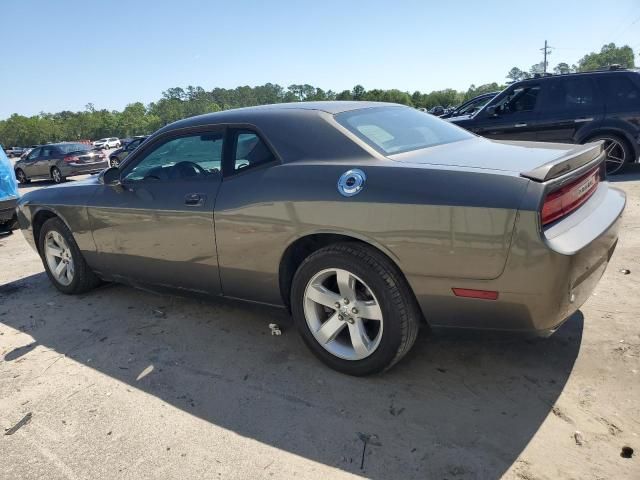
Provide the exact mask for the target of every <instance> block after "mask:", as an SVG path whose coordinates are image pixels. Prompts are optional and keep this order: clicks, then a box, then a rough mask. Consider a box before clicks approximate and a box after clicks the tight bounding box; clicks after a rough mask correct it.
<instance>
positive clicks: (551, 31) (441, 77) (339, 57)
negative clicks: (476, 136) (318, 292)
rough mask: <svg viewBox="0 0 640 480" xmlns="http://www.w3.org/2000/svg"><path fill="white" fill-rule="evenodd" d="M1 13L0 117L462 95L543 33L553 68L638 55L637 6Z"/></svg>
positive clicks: (10, 6) (193, 7) (53, 8)
mask: <svg viewBox="0 0 640 480" xmlns="http://www.w3.org/2000/svg"><path fill="white" fill-rule="evenodd" d="M605 5H606V6H605ZM0 18H2V25H3V26H2V31H3V34H4V39H3V41H2V42H1V43H0V62H1V65H2V67H0V119H1V118H6V117H7V116H9V115H10V114H11V113H14V112H17V113H20V114H25V115H32V114H36V113H38V112H40V111H46V112H55V111H59V110H82V109H83V108H84V106H85V105H86V104H87V103H89V102H92V103H93V104H94V105H95V106H96V108H108V109H122V108H123V107H124V106H125V105H126V104H127V103H130V102H134V101H138V100H141V101H143V102H145V103H148V102H150V101H153V100H156V99H157V98H159V97H160V95H161V92H162V91H163V90H166V89H167V88H170V87H174V86H183V87H184V86H187V85H194V86H196V85H199V86H202V87H204V88H205V89H207V90H209V89H211V88H213V87H216V86H219V87H226V88H232V87H236V86H238V85H259V84H264V83H266V82H272V83H279V84H281V85H283V86H285V87H286V86H288V85H290V84H292V83H309V84H312V85H314V86H319V87H322V88H324V89H332V90H335V91H340V90H344V89H347V88H349V89H350V88H351V87H353V85H355V84H357V83H360V84H362V85H364V86H365V88H367V89H371V88H399V89H401V90H407V91H410V92H413V91H414V90H421V91H431V90H435V89H441V88H446V87H453V88H457V89H466V88H468V86H469V85H470V84H472V83H474V84H476V85H479V84H482V83H487V82H491V81H498V82H501V81H504V76H505V74H506V72H507V71H508V70H509V69H510V68H511V67H512V66H519V67H520V68H527V69H528V68H529V67H530V66H531V65H532V64H534V63H536V62H539V61H541V59H542V53H541V51H540V48H541V47H542V45H543V43H544V40H545V39H547V40H549V44H550V45H552V46H554V47H557V48H556V49H555V50H554V51H553V53H552V55H551V57H550V64H551V65H552V66H553V65H555V64H556V63H558V62H560V61H566V62H567V63H574V62H576V61H577V60H578V59H579V58H580V57H582V56H583V55H584V54H585V53H588V52H591V51H593V50H599V49H600V47H601V46H602V45H603V44H604V43H608V42H612V41H613V42H616V43H617V44H629V45H630V46H632V47H633V48H634V50H635V51H636V52H640V0H616V1H615V2H602V1H591V0H583V1H569V0H555V1H546V0H538V1H536V2H534V3H528V4H527V3H522V2H515V1H513V0H509V1H491V0H486V1H484V2H475V1H470V0H469V1H461V0H457V1H456V0H449V1H427V0H422V1H420V0H416V1H413V0H406V1H405V0H394V1H390V0H387V1H381V0H367V1H360V0H341V1H334V0H323V1H289V0H281V1H278V0H271V1H257V0H256V1H248V0H246V1H245V0H234V1H213V0H212V1H197V0H172V1H169V0H155V1H146V0H145V1H136V0H129V1H120V0H113V1H109V2H106V1H103V2H98V1H89V0H85V1H80V0H77V1H76V0H57V1H50V0H49V1H47V0H2V1H1V2H0ZM634 22H635V23H634ZM639 63H640V57H638V56H637V57H636V64H639Z"/></svg>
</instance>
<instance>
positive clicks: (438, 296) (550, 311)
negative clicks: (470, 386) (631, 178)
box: [408, 182, 626, 335]
mask: <svg viewBox="0 0 640 480" xmlns="http://www.w3.org/2000/svg"><path fill="white" fill-rule="evenodd" d="M625 203H626V197H625V194H624V193H623V192H622V191H620V190H618V189H615V188H611V187H609V186H608V184H607V183H606V182H602V184H601V186H600V187H599V189H598V191H597V192H596V194H594V195H593V197H592V198H591V199H590V200H589V201H588V202H587V203H585V204H584V205H583V206H582V207H581V208H580V209H578V210H576V212H574V213H573V214H572V215H570V216H569V217H568V218H567V219H564V220H562V221H560V222H558V224H556V225H554V227H553V228H551V229H548V230H546V231H544V232H541V231H540V229H539V227H538V219H537V217H538V213H537V212H531V211H521V212H520V213H519V217H520V218H519V220H518V222H517V224H516V227H515V231H514V237H513V240H512V245H511V251H510V254H509V259H508V260H507V263H506V266H505V269H504V271H503V273H502V274H501V275H500V276H499V277H498V278H496V279H493V280H483V281H477V280H464V279H463V280H461V279H452V278H447V279H434V278H429V277H418V278H416V277H413V278H409V279H408V280H409V283H410V284H411V285H412V287H413V289H414V292H415V293H416V297H417V299H418V303H419V304H420V306H421V308H422V310H423V313H424V316H425V318H426V319H427V321H429V323H430V324H432V325H433V326H436V327H457V328H477V329H497V330H516V331H523V332H534V333H537V334H541V335H545V334H548V333H550V332H553V331H554V330H555V329H557V328H558V327H559V326H560V325H561V324H562V323H563V322H564V321H565V320H566V319H567V318H569V317H570V316H571V315H573V314H574V313H575V312H576V311H577V310H578V309H579V308H580V307H581V306H582V304H583V303H584V302H585V301H586V300H587V299H588V298H589V296H590V295H591V293H592V292H593V290H594V289H595V287H596V285H597V283H598V281H599V280H600V278H601V277H602V275H603V273H604V271H605V269H606V267H607V265H608V263H609V259H610V258H611V255H612V254H613V251H614V250H615V247H616V244H617V241H618V230H619V227H620V221H621V217H622V212H623V210H624V207H625ZM453 287H455V288H468V289H476V290H491V291H497V292H498V299H497V300H482V299H472V298H462V297H456V296H454V295H453V293H452V291H451V288H453Z"/></svg>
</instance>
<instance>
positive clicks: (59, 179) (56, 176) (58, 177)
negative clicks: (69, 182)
mask: <svg viewBox="0 0 640 480" xmlns="http://www.w3.org/2000/svg"><path fill="white" fill-rule="evenodd" d="M51 180H53V181H54V182H55V183H64V181H65V180H66V178H65V177H63V176H62V172H61V171H60V170H59V169H58V167H53V168H52V169H51Z"/></svg>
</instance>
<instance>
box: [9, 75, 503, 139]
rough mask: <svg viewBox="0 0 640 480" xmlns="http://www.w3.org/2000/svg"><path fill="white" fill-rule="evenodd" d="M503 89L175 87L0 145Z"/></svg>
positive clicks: (28, 130) (72, 116) (24, 123)
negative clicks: (331, 103)
mask: <svg viewBox="0 0 640 480" xmlns="http://www.w3.org/2000/svg"><path fill="white" fill-rule="evenodd" d="M502 88H503V85H498V84H497V83H491V84H487V85H481V86H479V87H476V86H474V85H472V86H471V87H470V88H469V89H468V90H467V91H466V92H460V91H457V90H454V89H445V90H437V91H433V92H430V93H422V92H419V91H416V92H414V93H413V94H411V93H409V92H403V91H400V90H397V89H390V90H382V89H372V90H366V89H365V88H364V87H363V86H362V85H356V86H355V87H353V88H352V89H351V90H344V91H342V92H339V93H336V92H333V91H331V90H324V89H322V88H319V87H314V86H312V85H307V84H305V85H289V86H288V87H287V88H286V89H285V88H284V87H282V86H280V85H277V84H272V83H267V84H265V85H260V86H256V87H249V86H242V87H237V88H234V89H226V88H214V89H213V90H205V89H204V88H202V87H193V86H188V87H187V88H181V87H175V88H170V89H168V90H166V91H165V92H163V93H162V98H160V99H159V100H158V101H156V102H152V103H150V104H148V105H144V104H143V103H142V102H135V103H131V104H129V105H127V106H126V107H125V108H124V110H122V111H117V110H107V109H96V108H95V107H94V105H93V104H91V103H90V104H88V105H87V106H86V107H85V109H84V110H83V111H80V112H71V111H62V112H57V113H45V112H42V113H40V114H38V115H33V116H31V117H26V116H23V115H18V114H13V115H11V116H10V117H9V118H8V119H6V120H2V121H0V143H2V144H3V145H7V146H9V145H11V146H13V145H17V146H28V145H36V144H42V143H46V142H58V141H71V140H80V139H96V138H103V137H129V136H132V135H143V134H148V133H151V132H153V131H155V130H157V129H158V128H160V127H162V126H164V125H167V124H168V123H171V122H174V121H176V120H180V119H182V118H186V117H191V116H194V115H200V114H203V113H211V112H217V111H220V110H226V109H230V108H239V107H250V106H255V105H265V104H270V103H283V102H308V101H320V100H370V101H378V102H393V103H401V104H404V105H410V106H414V107H422V108H431V107H434V106H436V105H443V106H450V105H457V104H459V103H461V102H463V101H465V100H467V99H469V98H473V97H474V96H476V95H479V94H481V93H484V92H489V91H495V90H500V89H502Z"/></svg>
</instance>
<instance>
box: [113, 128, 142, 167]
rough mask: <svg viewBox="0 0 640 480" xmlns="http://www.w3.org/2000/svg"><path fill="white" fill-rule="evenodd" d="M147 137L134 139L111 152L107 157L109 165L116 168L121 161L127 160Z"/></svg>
mask: <svg viewBox="0 0 640 480" xmlns="http://www.w3.org/2000/svg"><path fill="white" fill-rule="evenodd" d="M146 139H147V137H146V136H145V137H136V138H133V139H131V141H129V142H128V143H127V144H126V145H124V146H123V147H121V148H119V149H117V150H115V151H113V152H112V153H111V155H109V165H111V166H112V167H117V166H119V165H120V163H122V161H123V160H124V159H125V158H127V156H128V155H129V154H130V153H131V152H133V151H134V150H135V149H136V148H138V147H139V146H140V144H141V143H142V142H144V141H145V140H146Z"/></svg>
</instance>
